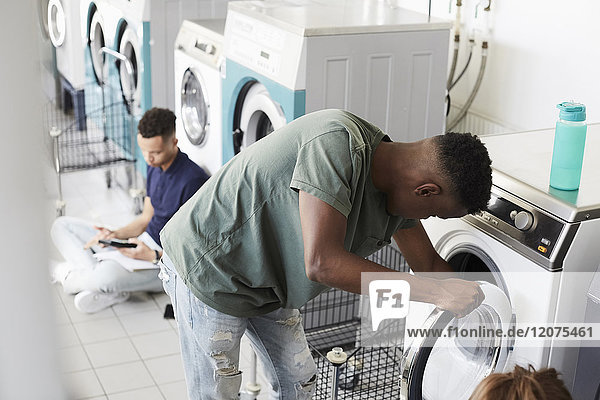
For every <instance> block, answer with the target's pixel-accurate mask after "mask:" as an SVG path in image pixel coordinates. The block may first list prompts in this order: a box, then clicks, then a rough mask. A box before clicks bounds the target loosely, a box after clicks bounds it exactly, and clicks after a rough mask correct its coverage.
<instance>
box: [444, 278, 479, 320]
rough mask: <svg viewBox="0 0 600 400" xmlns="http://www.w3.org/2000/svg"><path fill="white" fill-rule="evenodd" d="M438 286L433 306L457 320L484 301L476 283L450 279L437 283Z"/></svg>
mask: <svg viewBox="0 0 600 400" xmlns="http://www.w3.org/2000/svg"><path fill="white" fill-rule="evenodd" d="M438 285H439V288H438V289H439V291H438V296H437V300H436V301H435V303H434V304H435V305H436V306H437V307H439V308H441V309H442V310H446V311H450V312H451V313H453V314H454V315H455V316H456V317H457V318H462V317H464V316H466V315H468V314H469V313H471V311H473V310H474V309H476V308H477V307H479V305H480V304H481V303H482V302H483V300H484V299H485V294H483V291H482V290H481V287H479V284H478V283H476V282H470V281H465V280H462V279H454V278H451V279H443V280H440V281H438Z"/></svg>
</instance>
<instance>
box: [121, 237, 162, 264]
mask: <svg viewBox="0 0 600 400" xmlns="http://www.w3.org/2000/svg"><path fill="white" fill-rule="evenodd" d="M128 242H129V243H135V244H137V246H136V247H129V248H121V249H118V250H119V251H120V252H121V254H123V255H124V256H127V257H129V258H135V259H136V260H144V261H154V259H155V258H156V253H154V250H152V249H151V248H150V247H148V246H147V245H146V244H145V243H144V242H142V241H140V240H138V239H137V238H131V239H129V240H128Z"/></svg>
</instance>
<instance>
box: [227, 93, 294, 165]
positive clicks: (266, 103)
mask: <svg viewBox="0 0 600 400" xmlns="http://www.w3.org/2000/svg"><path fill="white" fill-rule="evenodd" d="M241 93H244V94H245V96H244V99H243V102H242V103H241V104H242V105H241V107H239V108H238V107H236V108H237V109H236V111H235V113H236V115H235V116H234V119H238V120H239V127H238V129H236V130H235V131H234V134H233V147H234V151H235V154H237V153H239V152H240V151H242V150H243V149H245V148H246V147H248V146H250V145H251V144H253V143H255V142H257V141H259V140H260V139H262V138H263V137H265V136H267V135H268V134H270V133H271V132H273V131H274V130H275V129H279V128H281V127H282V126H284V125H285V124H286V123H287V121H286V119H285V115H284V114H283V110H282V109H281V106H280V105H279V104H277V102H275V101H274V100H273V99H272V98H271V96H270V95H269V91H268V90H267V88H266V87H265V86H264V85H263V84H262V83H260V82H256V81H253V82H250V83H249V84H247V86H246V88H245V89H242V92H241ZM238 103H239V100H238Z"/></svg>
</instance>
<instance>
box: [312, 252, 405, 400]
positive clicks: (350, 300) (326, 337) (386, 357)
mask: <svg viewBox="0 0 600 400" xmlns="http://www.w3.org/2000/svg"><path fill="white" fill-rule="evenodd" d="M368 259H369V260H371V261H374V262H376V263H378V264H381V265H383V266H385V267H387V268H390V269H392V270H395V271H402V272H406V271H408V270H409V267H408V265H407V263H406V261H405V260H404V258H403V257H402V254H401V253H400V251H398V250H397V249H396V248H394V247H393V246H391V245H390V246H386V247H384V248H383V249H381V250H379V251H378V252H377V253H374V254H373V255H371V256H369V257H368ZM360 307H361V304H360V295H358V294H355V293H348V292H344V291H342V290H339V289H330V290H328V291H326V292H324V293H322V294H321V295H319V296H317V297H316V298H314V299H313V300H311V301H310V302H308V303H307V304H306V305H305V306H304V307H303V308H302V309H301V310H300V311H301V312H302V315H303V323H304V329H305V332H306V339H307V341H308V345H309V347H310V349H311V351H312V354H313V358H314V360H315V363H316V364H317V368H318V370H319V373H318V376H317V385H316V392H315V396H314V399H331V398H332V397H331V393H332V387H331V386H332V382H334V379H333V376H332V373H333V368H332V364H331V363H330V362H329V361H328V360H327V357H326V355H327V352H329V351H330V350H331V349H332V348H334V347H341V348H342V349H343V350H344V351H345V352H346V353H347V354H348V360H347V361H346V362H345V363H344V364H342V365H341V366H340V367H339V380H338V387H337V398H338V399H369V400H372V399H384V400H385V399H398V398H399V397H400V393H399V392H400V389H399V384H398V383H399V381H400V372H401V371H400V360H401V356H402V350H401V349H400V348H398V347H378V348H367V347H360V346H357V343H358V342H359V340H358V339H359V338H360V315H361V313H360Z"/></svg>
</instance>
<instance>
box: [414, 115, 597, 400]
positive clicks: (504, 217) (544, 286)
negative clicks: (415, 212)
mask: <svg viewBox="0 0 600 400" xmlns="http://www.w3.org/2000/svg"><path fill="white" fill-rule="evenodd" d="M553 139H554V130H540V131H533V132H521V133H513V134H505V135H492V136H482V137H481V140H482V142H484V143H485V144H486V146H487V148H488V151H489V154H490V158H491V159H492V169H493V186H492V197H491V201H490V203H489V205H488V209H487V210H486V211H484V212H481V213H479V214H477V215H468V216H465V217H463V218H461V219H447V220H441V219H437V218H429V219H427V220H424V221H423V226H424V227H425V230H426V231H427V234H428V235H429V238H430V239H431V241H432V244H433V245H434V247H435V248H436V250H437V251H438V253H439V254H440V255H441V256H442V257H443V258H445V259H446V260H447V261H448V262H449V263H450V265H452V266H453V268H454V269H455V270H457V271H459V272H463V271H464V272H472V271H476V272H482V271H491V272H493V273H495V274H494V276H496V277H497V279H496V280H497V282H496V283H497V284H498V286H499V287H500V288H502V290H503V292H504V293H505V294H506V297H507V300H508V301H509V302H510V304H511V308H512V313H513V316H512V319H513V323H514V325H515V326H517V327H518V326H519V324H523V323H525V324H527V323H535V324H541V325H550V324H556V325H557V326H561V324H567V323H583V322H584V321H585V310H586V303H587V293H588V289H589V286H590V281H591V279H590V277H591V276H592V275H593V273H594V272H595V271H596V267H597V264H598V259H600V246H598V245H597V243H598V241H597V237H598V234H599V233H600V188H599V187H598V184H597V171H598V170H600V160H599V159H598V158H597V157H594V155H595V154H598V152H599V151H600V124H596V125H590V126H589V127H588V136H587V143H586V149H585V158H584V166H583V172H582V178H581V185H580V188H579V190H578V191H561V190H557V189H554V188H551V187H550V186H549V178H550V165H551V158H552V147H553ZM507 149H510V151H507ZM435 312H437V313H438V314H436V315H434V314H432V318H431V319H429V320H428V321H429V325H431V324H433V323H434V321H435V320H436V319H437V318H436V316H437V315H439V314H441V313H439V311H432V313H435ZM536 343H537V342H536ZM572 343H574V345H573V344H571V345H569V346H566V345H565V342H564V341H562V342H561V341H560V340H559V339H557V338H552V337H547V338H544V339H540V341H539V344H536V345H532V344H531V342H526V341H525V339H523V338H519V337H516V338H514V341H513V342H512V343H510V342H508V343H506V345H505V347H502V344H501V343H496V344H495V345H494V346H496V347H493V346H491V345H486V346H487V347H484V346H482V347H481V348H479V349H478V353H479V354H485V355H488V356H487V357H484V358H482V359H481V360H480V361H477V360H473V359H469V360H468V362H469V363H471V364H470V365H469V366H470V367H473V365H472V364H473V363H475V364H476V366H477V367H478V369H477V371H478V372H477V373H469V374H460V372H461V371H462V370H466V368H464V367H465V365H466V364H465V363H460V362H457V363H455V364H454V365H453V369H452V373H453V374H454V375H456V374H457V373H458V374H459V375H460V379H458V378H456V377H454V379H452V380H449V379H447V378H448V377H449V374H446V375H445V376H444V377H442V379H438V378H440V374H439V373H436V372H437V371H439V370H440V368H441V366H440V365H436V360H435V357H432V356H431V353H434V355H435V352H436V351H437V350H436V348H437V347H439V346H437V344H433V345H432V346H430V348H432V350H431V351H430V352H429V350H425V351H423V350H424V349H426V347H420V346H419V343H413V345H411V346H410V347H409V348H407V349H406V351H405V359H404V361H403V366H404V371H403V381H402V388H403V395H404V396H405V397H404V398H405V399H411V400H413V399H421V398H422V397H419V396H420V395H421V394H423V393H424V392H427V391H429V392H428V394H429V397H428V398H430V399H432V398H436V397H435V394H441V393H444V396H445V397H443V398H454V399H460V398H465V399H466V398H468V390H466V388H467V387H468V388H472V387H474V385H475V384H477V383H478V382H479V381H480V380H481V379H483V378H484V377H485V376H486V375H487V374H489V373H491V372H502V371H509V370H512V368H513V366H514V364H519V365H521V366H525V367H526V366H527V364H531V365H533V366H534V367H535V368H542V367H548V366H549V367H554V368H556V370H557V371H559V372H560V373H561V378H562V379H563V380H564V382H565V384H566V386H567V388H568V389H569V390H572V389H573V381H574V373H575V370H576V365H577V358H578V356H579V349H578V348H577V344H578V342H577V341H575V342H572ZM582 343H583V342H582ZM438 350H439V349H438ZM495 354H504V355H505V357H501V358H495V357H494V355H495ZM465 362H467V361H465ZM461 390H462V391H461ZM432 392H433V394H434V395H433V396H432ZM423 398H424V397H423Z"/></svg>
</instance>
